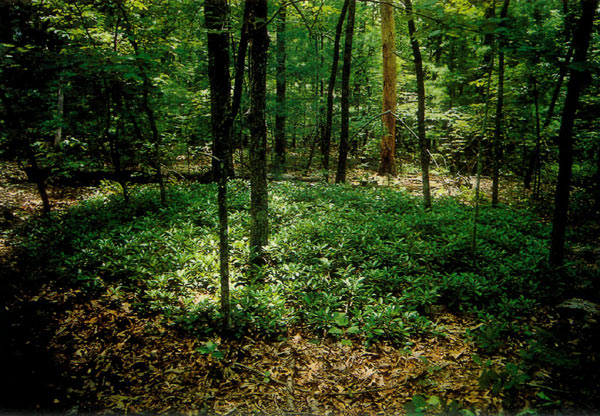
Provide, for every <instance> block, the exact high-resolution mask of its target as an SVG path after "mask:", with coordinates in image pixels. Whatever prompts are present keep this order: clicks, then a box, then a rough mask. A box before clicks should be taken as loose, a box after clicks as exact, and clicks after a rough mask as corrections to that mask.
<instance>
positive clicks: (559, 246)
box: [549, 0, 598, 266]
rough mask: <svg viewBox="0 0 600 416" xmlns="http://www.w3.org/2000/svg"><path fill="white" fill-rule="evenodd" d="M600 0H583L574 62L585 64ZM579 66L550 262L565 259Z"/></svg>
mask: <svg viewBox="0 0 600 416" xmlns="http://www.w3.org/2000/svg"><path fill="white" fill-rule="evenodd" d="M597 8H598V0H581V18H580V19H579V24H578V25H577V29H576V30H575V32H574V34H573V45H574V48H575V56H574V57H573V61H574V62H573V63H574V64H577V65H578V67H584V68H585V67H586V65H587V52H588V47H589V44H590V37H591V34H592V30H593V27H594V15H595V13H596V9H597ZM582 75H583V74H582V73H581V70H579V69H578V68H576V67H572V68H571V70H570V74H569V84H568V86H567V96H566V98H565V105H564V107H563V114H562V120H561V124H560V131H559V134H558V179H557V182H556V193H555V198H554V215H553V221H552V235H551V242H550V259H549V260H550V264H552V265H554V266H561V265H562V264H563V262H564V258H565V234H566V229H567V218H568V211H569V196H570V192H571V173H572V168H573V125H574V123H575V114H576V112H577V107H578V106H579V95H580V94H581V91H582V89H583V87H584V76H582Z"/></svg>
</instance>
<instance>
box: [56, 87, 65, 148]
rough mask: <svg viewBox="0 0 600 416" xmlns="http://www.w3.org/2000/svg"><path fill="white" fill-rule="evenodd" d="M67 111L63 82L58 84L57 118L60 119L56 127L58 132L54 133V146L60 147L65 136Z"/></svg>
mask: <svg viewBox="0 0 600 416" xmlns="http://www.w3.org/2000/svg"><path fill="white" fill-rule="evenodd" d="M64 113H65V90H64V88H63V86H62V84H60V83H59V84H58V93H57V99H56V118H57V120H58V126H57V127H56V133H55V134H54V147H58V146H59V145H60V142H61V141H62V137H63V117H64Z"/></svg>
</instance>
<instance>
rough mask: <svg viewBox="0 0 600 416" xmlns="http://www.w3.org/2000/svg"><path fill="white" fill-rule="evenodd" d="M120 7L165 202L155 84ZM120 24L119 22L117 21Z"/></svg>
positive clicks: (157, 179)
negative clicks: (153, 95) (153, 100)
mask: <svg viewBox="0 0 600 416" xmlns="http://www.w3.org/2000/svg"><path fill="white" fill-rule="evenodd" d="M117 4H118V7H119V9H120V10H121V15H122V17H123V20H125V30H126V32H127V35H128V36H127V38H128V39H129V43H130V44H131V47H132V48H133V51H134V53H135V56H136V58H137V60H136V61H137V66H138V69H139V71H140V75H141V77H142V109H143V110H144V113H145V114H146V117H147V118H148V124H149V125H150V131H151V133H152V146H153V153H154V154H153V155H152V158H153V159H154V160H153V161H152V164H153V165H154V170H155V174H156V181H157V183H158V187H159V189H160V202H161V203H163V204H164V203H165V201H166V199H167V194H166V190H165V184H164V180H163V173H162V160H161V159H162V158H161V155H160V147H161V145H162V137H161V135H160V133H159V131H158V126H157V124H156V116H155V114H154V110H153V109H152V107H151V106H150V93H151V92H152V89H153V88H154V86H153V85H152V80H151V79H150V77H149V76H148V71H147V70H146V67H145V64H144V62H143V60H142V59H141V58H140V47H139V45H138V43H137V40H136V38H135V35H134V31H133V27H132V26H131V23H130V21H129V16H128V15H127V11H126V10H125V8H124V6H123V4H121V3H117ZM117 26H118V23H117ZM116 33H117V31H116V30H115V46H114V48H115V50H116V39H117V36H116Z"/></svg>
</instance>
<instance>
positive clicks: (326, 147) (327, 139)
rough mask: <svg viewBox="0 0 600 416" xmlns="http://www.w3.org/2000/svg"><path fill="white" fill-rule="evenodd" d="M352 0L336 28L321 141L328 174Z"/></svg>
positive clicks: (344, 6)
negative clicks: (344, 37)
mask: <svg viewBox="0 0 600 416" xmlns="http://www.w3.org/2000/svg"><path fill="white" fill-rule="evenodd" d="M348 3H350V0H344V4H343V6H342V10H341V12H340V16H339V18H338V21H337V25H336V26H335V39H334V41H333V55H332V58H331V74H330V75H329V84H328V85H327V109H326V110H325V111H326V119H325V127H324V129H323V137H322V139H321V153H322V154H323V169H324V170H325V172H326V174H327V175H328V176H329V174H328V173H327V172H328V171H329V154H330V152H331V128H332V125H333V91H334V89H335V80H336V78H337V72H338V62H339V60H340V39H341V37H342V28H343V26H344V19H345V18H346V11H347V10H348Z"/></svg>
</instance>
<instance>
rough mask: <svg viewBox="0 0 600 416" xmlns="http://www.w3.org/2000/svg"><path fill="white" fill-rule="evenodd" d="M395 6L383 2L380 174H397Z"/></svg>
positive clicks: (386, 0) (384, 0) (385, 1)
mask: <svg viewBox="0 0 600 416" xmlns="http://www.w3.org/2000/svg"><path fill="white" fill-rule="evenodd" d="M394 32H395V29H394V8H393V6H392V2H391V0H383V1H382V2H381V41H382V46H381V50H382V54H383V116H382V117H383V125H384V134H383V137H382V138H381V160H380V162H379V174H380V175H395V174H396V159H395V158H396V118H395V116H394V114H392V113H393V112H395V111H396V54H395V51H396V43H395V39H396V36H395V33H394Z"/></svg>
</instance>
